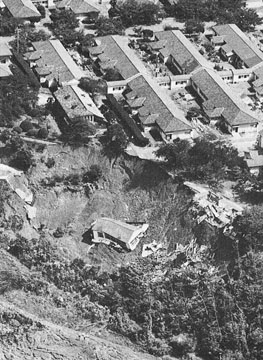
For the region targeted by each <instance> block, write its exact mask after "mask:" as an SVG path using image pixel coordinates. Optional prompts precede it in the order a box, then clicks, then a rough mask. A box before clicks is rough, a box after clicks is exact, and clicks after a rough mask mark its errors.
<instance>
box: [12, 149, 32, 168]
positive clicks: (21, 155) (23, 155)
mask: <svg viewBox="0 0 263 360" xmlns="http://www.w3.org/2000/svg"><path fill="white" fill-rule="evenodd" d="M10 165H11V166H14V167H15V168H17V169H19V170H23V171H27V170H29V168H30V167H31V166H32V165H33V156H32V153H31V152H30V151H29V150H20V151H18V152H17V153H16V154H15V155H14V157H13V159H12V160H11V162H10Z"/></svg>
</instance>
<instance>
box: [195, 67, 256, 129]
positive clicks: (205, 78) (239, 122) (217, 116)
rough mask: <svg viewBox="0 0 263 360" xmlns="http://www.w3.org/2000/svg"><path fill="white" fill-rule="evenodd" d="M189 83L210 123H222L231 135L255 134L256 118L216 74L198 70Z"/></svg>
mask: <svg viewBox="0 0 263 360" xmlns="http://www.w3.org/2000/svg"><path fill="white" fill-rule="evenodd" d="M191 83H192V88H193V89H194V90H195V91H196V93H197V94H198V96H199V98H200V99H201V102H202V108H203V110H204V112H205V113H206V115H207V117H208V118H209V119H210V120H211V121H214V122H224V125H226V126H227V129H228V130H229V132H231V133H232V134H234V133H238V134H240V135H241V134H242V135H245V134H250V135H251V134H255V135H256V134H257V125H258V120H257V118H255V117H254V114H253V113H252V111H250V109H249V108H248V106H247V105H246V104H245V103H244V102H243V101H242V100H241V98H240V97H239V96H238V95H236V94H235V93H234V92H233V91H232V90H231V89H230V87H229V86H228V85H227V84H226V83H225V82H224V80H222V79H221V77H220V76H219V75H218V74H217V73H216V72H214V71H212V70H209V69H198V70H196V72H195V73H194V74H193V75H192V77H191Z"/></svg>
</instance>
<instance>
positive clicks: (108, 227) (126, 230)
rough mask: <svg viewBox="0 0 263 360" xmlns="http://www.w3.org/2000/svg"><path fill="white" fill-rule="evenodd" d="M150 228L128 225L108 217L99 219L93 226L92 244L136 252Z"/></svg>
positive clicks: (144, 225) (136, 224) (139, 224)
mask: <svg viewBox="0 0 263 360" xmlns="http://www.w3.org/2000/svg"><path fill="white" fill-rule="evenodd" d="M148 227H149V225H148V224H145V223H126V222H123V221H120V220H115V219H110V218H106V217H103V218H99V219H97V220H96V221H95V222H94V223H92V224H91V231H92V235H93V239H92V242H94V243H104V244H106V245H110V244H113V245H117V246H120V247H122V248H124V249H126V250H134V249H135V248H136V246H137V245H138V244H139V241H140V239H141V237H143V235H144V233H145V232H146V230H147V229H148Z"/></svg>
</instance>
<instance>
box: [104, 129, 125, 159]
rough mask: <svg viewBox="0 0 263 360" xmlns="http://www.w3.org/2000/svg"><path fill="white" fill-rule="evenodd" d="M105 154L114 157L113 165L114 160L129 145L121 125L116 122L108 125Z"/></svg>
mask: <svg viewBox="0 0 263 360" xmlns="http://www.w3.org/2000/svg"><path fill="white" fill-rule="evenodd" d="M105 140H106V141H105V148H104V151H105V154H107V156H109V157H110V158H111V159H112V161H113V162H112V165H113V164H114V161H116V159H117V158H118V157H119V156H120V155H121V154H122V153H123V151H124V150H125V149H126V147H127V145H128V138H127V136H126V134H125V132H124V130H123V128H122V127H121V125H119V124H117V123H115V124H112V125H110V126H109V127H108V129H107V134H106V139H105Z"/></svg>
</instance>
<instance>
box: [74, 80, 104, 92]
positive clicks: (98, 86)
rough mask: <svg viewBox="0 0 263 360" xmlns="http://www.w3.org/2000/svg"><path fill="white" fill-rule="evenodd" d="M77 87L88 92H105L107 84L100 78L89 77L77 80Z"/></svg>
mask: <svg viewBox="0 0 263 360" xmlns="http://www.w3.org/2000/svg"><path fill="white" fill-rule="evenodd" d="M79 87H80V88H81V89H83V90H84V91H86V92H88V93H92V94H95V93H99V94H106V93H107V84H106V82H105V80H102V79H98V80H95V79H89V78H81V79H80V81H79Z"/></svg>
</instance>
